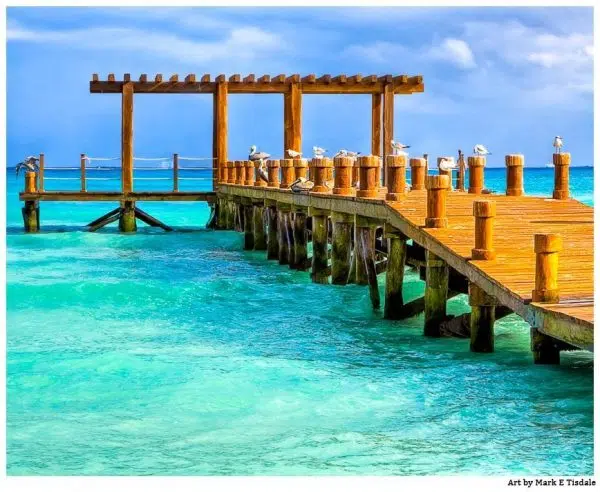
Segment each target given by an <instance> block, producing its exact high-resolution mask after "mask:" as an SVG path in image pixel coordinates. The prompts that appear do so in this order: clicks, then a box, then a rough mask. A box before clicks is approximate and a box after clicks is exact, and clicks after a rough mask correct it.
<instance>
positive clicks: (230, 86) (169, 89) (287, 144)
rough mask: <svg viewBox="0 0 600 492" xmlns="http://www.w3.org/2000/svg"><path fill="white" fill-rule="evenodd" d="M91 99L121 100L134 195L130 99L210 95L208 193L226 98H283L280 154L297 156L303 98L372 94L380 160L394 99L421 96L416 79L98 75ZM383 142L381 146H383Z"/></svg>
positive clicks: (223, 138) (125, 187)
mask: <svg viewBox="0 0 600 492" xmlns="http://www.w3.org/2000/svg"><path fill="white" fill-rule="evenodd" d="M90 92H91V93H106V94H114V93H120V94H121V96H122V119H121V166H122V171H121V172H122V180H121V183H122V191H123V193H128V192H131V191H133V95H134V94H135V93H140V94H213V101H214V104H213V189H216V188H217V183H218V181H219V176H220V173H222V172H223V171H222V170H223V168H224V166H225V164H226V162H227V96H228V94H283V100H284V106H283V107H284V111H283V120H284V137H283V150H284V152H285V150H286V149H294V150H297V151H300V150H301V147H302V94H371V95H372V112H371V118H372V124H371V154H373V155H383V157H384V162H385V157H386V155H388V154H391V153H392V147H391V140H392V139H393V135H394V95H395V94H412V93H413V92H423V77H422V76H420V75H416V76H412V77H409V76H408V75H396V76H393V75H382V76H376V75H368V76H365V77H363V76H361V75H360V74H357V75H352V76H347V75H337V76H331V75H323V76H321V77H317V76H316V75H314V74H310V75H306V76H304V77H301V76H300V75H298V74H294V75H290V76H286V75H277V76H275V77H271V76H269V75H263V76H262V77H258V78H257V77H255V75H254V74H250V75H248V76H246V77H242V76H241V75H239V74H234V75H231V76H230V77H229V78H227V77H226V76H225V75H219V76H217V77H216V78H215V79H214V80H213V79H211V76H210V75H208V74H205V75H203V76H202V77H200V80H196V75H195V74H189V75H187V76H186V77H185V79H184V80H183V81H180V80H179V77H178V75H172V76H170V77H169V78H168V79H163V76H162V75H161V74H157V75H156V76H155V77H154V79H153V80H149V79H148V76H147V75H146V74H142V75H140V77H139V79H138V80H137V81H136V80H132V79H131V76H130V74H125V75H124V76H123V80H116V79H115V76H114V74H109V75H108V79H107V80H100V79H99V77H98V75H97V74H94V75H93V76H92V80H91V82H90ZM382 141H383V142H382Z"/></svg>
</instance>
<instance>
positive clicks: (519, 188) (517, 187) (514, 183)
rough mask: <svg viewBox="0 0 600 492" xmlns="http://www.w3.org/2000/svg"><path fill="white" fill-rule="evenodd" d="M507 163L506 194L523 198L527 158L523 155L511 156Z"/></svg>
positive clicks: (508, 157)
mask: <svg viewBox="0 0 600 492" xmlns="http://www.w3.org/2000/svg"><path fill="white" fill-rule="evenodd" d="M505 163H506V194H507V196H521V195H522V194H523V191H524V190H523V165H524V163H525V158H524V157H523V156H522V155H521V154H509V155H507V156H506V157H505Z"/></svg>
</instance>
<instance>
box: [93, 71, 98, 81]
mask: <svg viewBox="0 0 600 492" xmlns="http://www.w3.org/2000/svg"><path fill="white" fill-rule="evenodd" d="M92 82H98V74H97V73H94V74H92Z"/></svg>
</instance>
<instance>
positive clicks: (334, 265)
mask: <svg viewBox="0 0 600 492" xmlns="http://www.w3.org/2000/svg"><path fill="white" fill-rule="evenodd" d="M331 223H332V229H333V230H332V234H331V283H332V284H334V285H346V283H347V282H348V274H349V273H350V262H351V253H352V224H353V223H354V217H353V216H352V215H350V214H345V213H341V212H332V214H331Z"/></svg>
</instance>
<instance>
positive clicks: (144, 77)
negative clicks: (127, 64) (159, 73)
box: [140, 73, 148, 84]
mask: <svg viewBox="0 0 600 492" xmlns="http://www.w3.org/2000/svg"><path fill="white" fill-rule="evenodd" d="M146 82H148V75H146V74H145V73H143V74H142V75H140V83H141V84H145V83H146Z"/></svg>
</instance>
